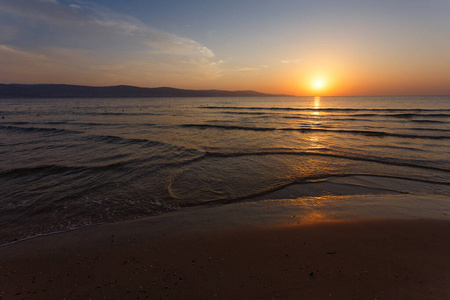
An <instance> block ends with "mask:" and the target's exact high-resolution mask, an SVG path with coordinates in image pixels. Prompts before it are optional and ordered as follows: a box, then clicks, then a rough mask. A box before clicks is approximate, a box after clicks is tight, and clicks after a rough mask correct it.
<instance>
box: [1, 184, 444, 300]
mask: <svg viewBox="0 0 450 300" xmlns="http://www.w3.org/2000/svg"><path fill="white" fill-rule="evenodd" d="M327 188H329V186H327ZM339 197H341V196H323V197H320V199H319V198H318V197H312V198H305V199H304V200H303V201H307V199H309V200H311V203H312V206H311V207H310V211H308V207H307V206H305V205H304V204H305V203H303V204H302V205H299V203H298V202H296V201H294V200H289V199H284V200H273V199H272V200H271V201H264V200H260V201H254V202H242V203H237V204H232V205H223V206H213V207H208V206H204V207H192V208H186V209H182V210H179V211H174V212H172V213H166V214H163V215H159V216H155V217H149V218H146V219H139V220H132V221H124V222H119V223H110V224H102V225H96V226H89V227H85V228H81V229H78V230H74V231H71V232H66V233H60V234H54V235H48V236H42V237H38V238H34V239H29V240H25V241H21V242H18V243H15V244H10V245H7V246H4V247H2V248H0V257H1V259H0V274H1V278H2V280H0V282H1V283H0V291H1V294H0V298H4V299H10V298H17V299H21V298H27V299H39V298H53V299H54V298H66V299H72V298H89V297H91V298H93V299H99V298H122V299H124V298H135V299H137V298H139V299H180V298H185V299H214V298H216V299H233V298H234V299H277V298H278V299H298V298H299V297H301V298H302V299H327V298H330V299H333V298H334V299H350V298H357V299H375V298H376V299H392V298H394V299H418V298H420V299H445V298H449V297H450V262H449V261H448V259H447V254H448V253H449V252H450V238H449V237H448V232H449V231H450V220H449V219H448V216H447V214H446V213H443V212H442V211H440V210H439V209H434V210H433V211H434V213H435V217H433V216H432V212H429V214H428V215H427V213H426V212H425V214H423V216H421V212H420V207H419V209H418V210H417V211H416V213H417V214H416V215H414V214H408V212H407V213H405V212H404V211H403V209H402V208H401V207H398V205H400V204H401V203H402V202H404V201H406V200H407V199H409V200H410V203H409V204H408V205H409V206H414V205H411V201H413V202H412V203H421V201H424V199H426V198H428V199H433V198H435V199H436V198H439V196H438V195H428V196H424V195H413V194H409V195H396V194H380V195H371V196H367V195H352V196H346V197H344V198H342V197H341V198H339ZM370 199H372V200H376V202H377V203H378V205H379V206H378V208H377V209H375V210H372V211H371V214H364V211H365V208H364V207H366V206H367V204H368V203H371V200H370ZM382 199H384V200H385V202H383V201H380V200H382ZM395 199H397V200H395ZM319 200H321V201H322V202H321V205H320V206H318V205H315V204H314V201H316V203H317V201H319ZM362 200H364V201H362ZM327 201H328V202H327ZM414 201H415V202H414ZM357 202H359V203H361V205H360V206H357V205H356V206H355V205H354V204H355V203H357ZM327 203H328V204H327ZM332 203H340V207H341V208H342V207H343V205H344V206H345V203H347V205H348V207H352V206H353V207H354V209H353V210H354V214H353V215H352V214H350V213H348V212H347V213H342V212H341V213H339V209H337V208H338V207H336V206H329V204H332ZM372 203H374V202H372ZM390 205H392V206H393V207H394V209H392V211H391V212H392V213H391V214H389V213H387V212H388V211H389V207H390ZM327 207H328V208H327ZM383 207H384V208H383ZM395 207H398V210H396V209H395ZM325 208H326V210H323V209H325ZM416 208H417V206H416ZM329 210H334V211H335V213H334V214H330V213H328V211H329ZM325 211H326V212H327V213H324V212H325ZM398 212H402V213H401V214H397V213H398ZM422 213H423V212H422Z"/></svg>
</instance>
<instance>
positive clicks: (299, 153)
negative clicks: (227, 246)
mask: <svg viewBox="0 0 450 300" xmlns="http://www.w3.org/2000/svg"><path fill="white" fill-rule="evenodd" d="M265 155H295V156H321V157H330V158H341V159H349V160H355V161H364V162H375V163H380V164H386V165H394V166H401V167H412V168H420V169H429V170H434V171H444V172H450V169H449V168H443V167H435V166H425V165H421V164H417V163H412V162H410V161H406V160H399V159H395V158H386V157H376V156H372V157H365V156H358V155H345V154H337V153H326V152H325V153H324V152H312V151H291V150H287V151H283V150H265V151H253V152H230V153H227V152H212V151H211V152H206V153H205V157H240V156H265ZM445 184H448V185H450V183H449V182H447V183H445Z"/></svg>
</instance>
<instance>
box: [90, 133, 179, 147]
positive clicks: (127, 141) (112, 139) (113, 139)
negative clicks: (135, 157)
mask: <svg viewBox="0 0 450 300" xmlns="http://www.w3.org/2000/svg"><path fill="white" fill-rule="evenodd" d="M83 139H84V140H87V141H99V142H104V143H110V144H122V145H137V144H139V145H142V146H143V147H154V146H172V145H170V144H166V143H163V142H158V141H152V140H148V139H137V138H125V137H120V136H115V135H88V136H86V137H84V138H83Z"/></svg>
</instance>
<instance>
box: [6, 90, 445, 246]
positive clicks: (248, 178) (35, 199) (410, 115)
mask: <svg viewBox="0 0 450 300" xmlns="http://www.w3.org/2000/svg"><path fill="white" fill-rule="evenodd" d="M0 118H1V119H0V244H4V243H7V242H11V241H13V240H17V239H23V238H27V237H31V236H36V235H40V234H46V233H51V232H58V231H65V230H69V229H73V228H77V227H82V226H85V225H90V224H98V223H104V222H114V221H118V220H126V219H135V218H141V217H146V216H151V215H156V214H161V213H164V212H168V211H171V210H175V209H182V208H183V207H187V206H197V205H215V204H225V203H227V204H232V203H236V202H240V201H244V200H248V199H252V198H254V197H256V196H261V195H267V194H269V193H271V192H273V191H276V190H280V189H283V188H286V187H289V186H290V185H293V184H296V183H304V182H315V181H318V180H321V179H324V178H330V177H345V176H352V175H360V176H361V175H368V176H376V177H380V178H381V177H385V178H388V179H389V178H396V179H407V180H411V181H415V182H421V183H424V182H425V183H432V184H435V186H448V185H450V155H449V154H450V147H449V146H450V96H442V97H438V96H433V97H430V96H428V97H276V98H253V97H252V98H130V99H128V98H127V99H94V98H93V99H0ZM429 193H430V194H431V195H432V194H433V193H434V191H433V190H432V189H430V191H429Z"/></svg>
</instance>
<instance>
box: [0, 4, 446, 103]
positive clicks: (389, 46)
mask: <svg viewBox="0 0 450 300" xmlns="http://www.w3.org/2000/svg"><path fill="white" fill-rule="evenodd" d="M449 16H450V0H389V1H388V0H358V1H357V0H339V1H337V0H314V1H303V0H277V1H273V0H240V1H237V0H227V1H223V0H221V1H218V0H124V1H119V0H92V1H84V0H0V83H27V84H30V83H65V84H79V85H90V86H110V85H120V84H126V85H135V86H142V87H160V86H169V87H176V88H185V89H224V90H256V91H260V92H266V93H276V94H290V95H298V96H317V95H320V96H327V95H335V96H344V95H449V94H450V17H449Z"/></svg>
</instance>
